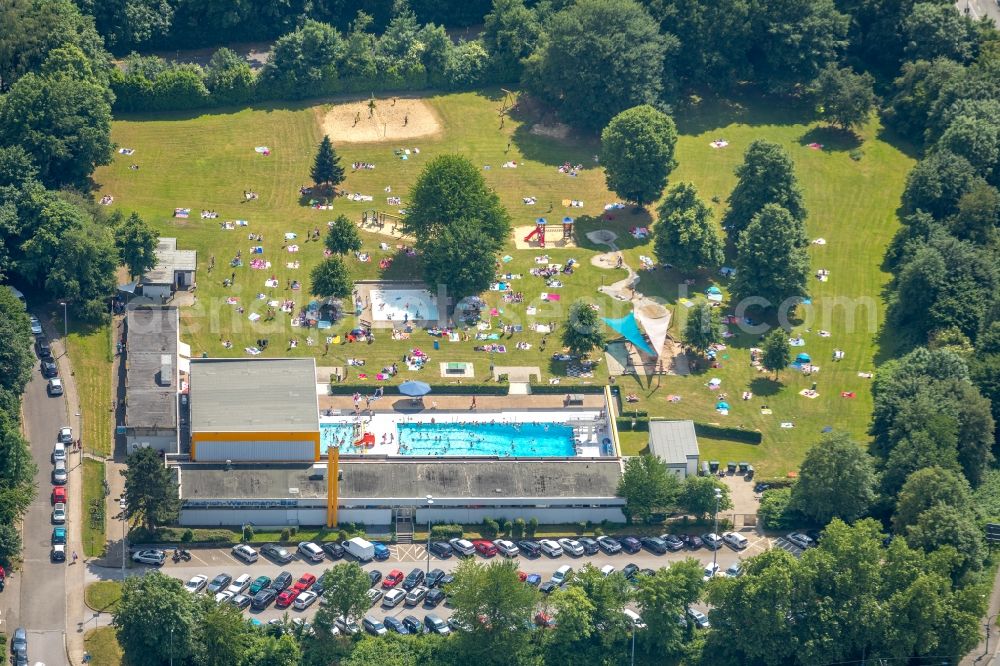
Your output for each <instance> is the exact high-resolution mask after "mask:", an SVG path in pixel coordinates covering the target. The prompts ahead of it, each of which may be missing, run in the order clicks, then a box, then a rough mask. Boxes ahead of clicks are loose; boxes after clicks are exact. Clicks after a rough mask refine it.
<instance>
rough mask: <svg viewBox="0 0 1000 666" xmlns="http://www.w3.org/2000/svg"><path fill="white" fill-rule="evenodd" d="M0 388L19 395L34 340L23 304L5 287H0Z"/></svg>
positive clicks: (27, 376)
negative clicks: (0, 341) (1, 342)
mask: <svg viewBox="0 0 1000 666" xmlns="http://www.w3.org/2000/svg"><path fill="white" fill-rule="evenodd" d="M0 340H3V344H2V345H0V387H2V388H5V389H9V390H11V391H13V392H14V393H16V394H18V395H20V394H21V393H23V392H24V387H25V386H27V385H28V381H29V380H30V379H31V369H32V367H33V366H34V365H35V358H34V354H33V353H32V351H31V347H32V344H33V343H34V339H33V337H32V335H31V326H30V324H29V323H28V313H27V311H25V309H24V304H23V303H22V302H21V301H20V299H18V298H17V297H16V296H14V294H13V292H11V290H10V289H8V288H7V287H6V286H3V287H0Z"/></svg>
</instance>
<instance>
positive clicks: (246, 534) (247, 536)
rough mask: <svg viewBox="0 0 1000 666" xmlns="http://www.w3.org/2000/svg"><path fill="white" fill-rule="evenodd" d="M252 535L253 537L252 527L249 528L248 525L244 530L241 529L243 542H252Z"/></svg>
mask: <svg viewBox="0 0 1000 666" xmlns="http://www.w3.org/2000/svg"><path fill="white" fill-rule="evenodd" d="M253 535H254V531H253V527H252V526H250V525H246V526H244V528H243V540H244V541H253Z"/></svg>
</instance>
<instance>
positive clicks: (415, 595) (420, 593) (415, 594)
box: [406, 585, 428, 606]
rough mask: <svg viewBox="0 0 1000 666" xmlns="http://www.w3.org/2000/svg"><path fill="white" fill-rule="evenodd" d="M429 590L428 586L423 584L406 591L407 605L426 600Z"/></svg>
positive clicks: (414, 604)
mask: <svg viewBox="0 0 1000 666" xmlns="http://www.w3.org/2000/svg"><path fill="white" fill-rule="evenodd" d="M427 592H428V590H427V588H426V587H424V586H423V585H418V586H417V587H415V588H413V589H412V590H410V591H409V592H407V593H406V605H407V606H416V605H417V604H419V603H420V602H421V601H423V600H424V597H426V596H427Z"/></svg>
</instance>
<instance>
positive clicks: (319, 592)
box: [309, 577, 326, 597]
mask: <svg viewBox="0 0 1000 666" xmlns="http://www.w3.org/2000/svg"><path fill="white" fill-rule="evenodd" d="M309 591H311V592H314V593H315V594H316V596H317V597H322V596H323V593H324V592H326V590H325V589H324V588H323V578H322V577H320V578H318V579H317V580H316V582H315V583H313V584H312V587H310V588H309Z"/></svg>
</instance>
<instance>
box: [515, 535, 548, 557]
mask: <svg viewBox="0 0 1000 666" xmlns="http://www.w3.org/2000/svg"><path fill="white" fill-rule="evenodd" d="M517 548H518V550H520V551H521V552H522V553H524V554H525V555H527V556H528V557H538V556H539V555H541V554H542V547H541V546H539V545H538V542H537V541H531V540H530V539H525V540H523V541H518V542H517Z"/></svg>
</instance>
